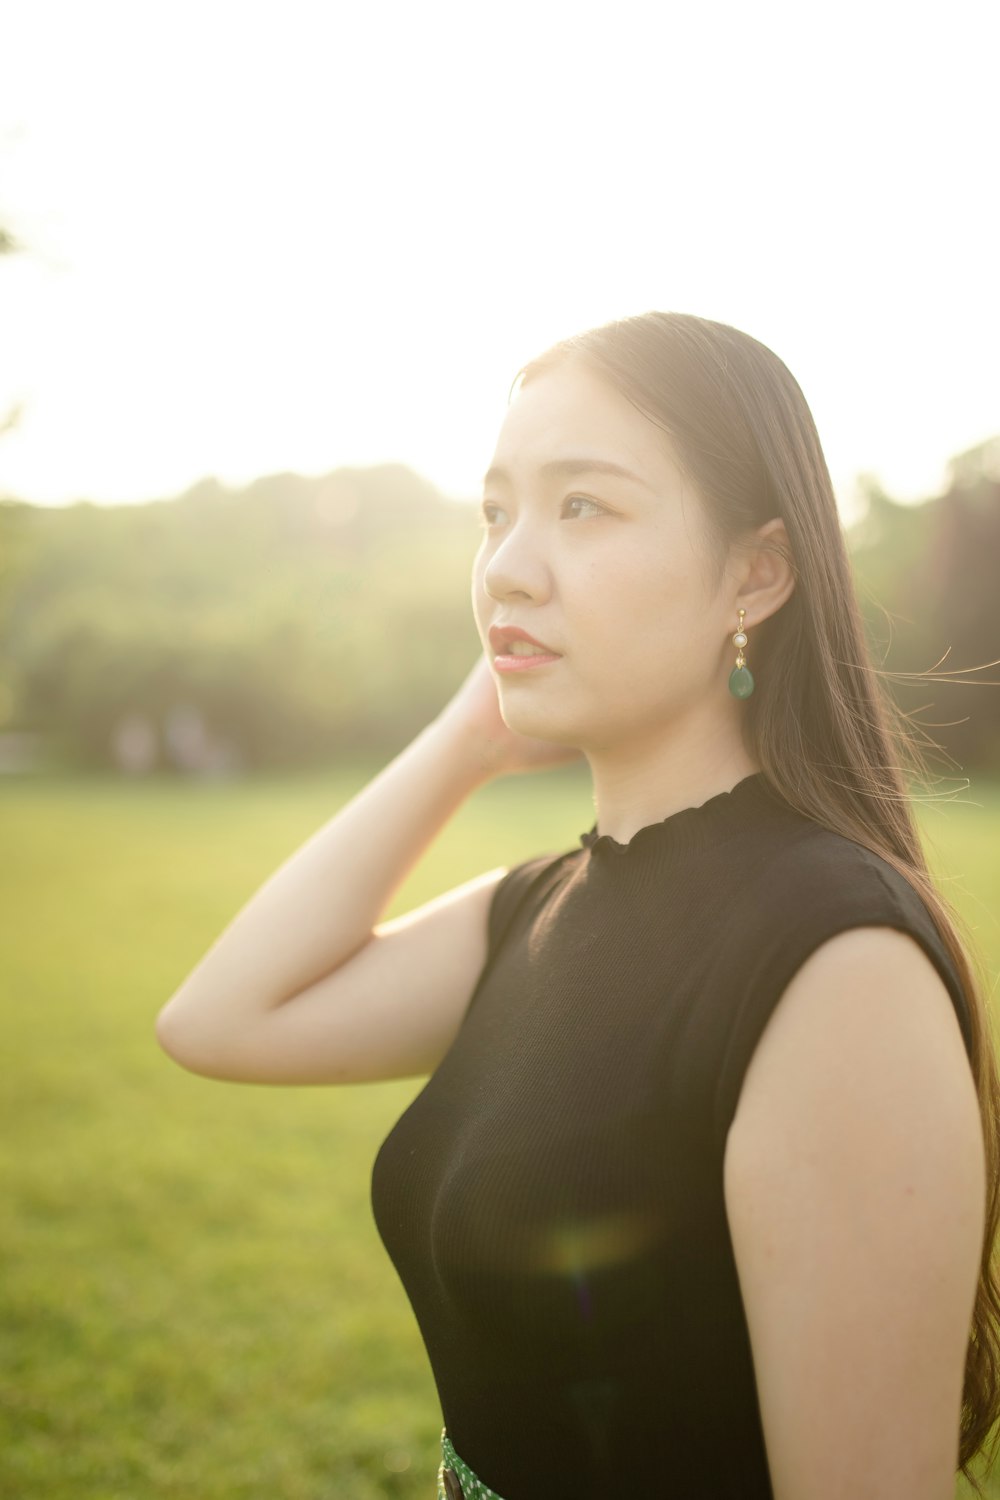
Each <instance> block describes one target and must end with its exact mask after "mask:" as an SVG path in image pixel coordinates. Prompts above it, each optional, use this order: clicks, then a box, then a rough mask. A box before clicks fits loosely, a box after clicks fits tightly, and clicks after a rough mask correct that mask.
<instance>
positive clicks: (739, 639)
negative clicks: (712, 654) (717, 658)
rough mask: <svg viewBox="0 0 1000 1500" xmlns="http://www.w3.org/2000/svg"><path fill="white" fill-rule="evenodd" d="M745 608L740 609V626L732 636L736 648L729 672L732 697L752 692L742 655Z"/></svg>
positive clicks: (744, 640) (751, 680)
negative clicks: (733, 664)
mask: <svg viewBox="0 0 1000 1500" xmlns="http://www.w3.org/2000/svg"><path fill="white" fill-rule="evenodd" d="M745 614H746V610H745V609H741V610H740V628H739V630H737V632H736V634H735V635H734V636H733V645H734V646H735V647H736V648H737V651H736V665H735V667H734V668H733V670H732V671H731V672H730V674H729V691H730V692H731V693H732V695H733V697H734V698H749V696H750V694H751V693H752V692H753V678H752V676H751V675H750V668H749V667H748V666H747V665H746V657H745V656H744V655H743V647H744V646H745V645H746V643H747V637H746V631H745V630H744V629H743V616H744V615H745Z"/></svg>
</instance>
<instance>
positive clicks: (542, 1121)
mask: <svg viewBox="0 0 1000 1500" xmlns="http://www.w3.org/2000/svg"><path fill="white" fill-rule="evenodd" d="M871 925H879V926H888V927H894V928H897V929H899V930H901V931H903V932H907V933H909V934H911V935H912V936H913V937H914V938H915V939H916V941H917V942H918V943H919V944H920V946H921V947H922V948H923V950H924V951H925V952H926V953H927V954H928V956H929V957H930V958H931V960H932V961H933V963H934V965H935V966H936V968H937V970H938V972H939V973H940V974H941V976H942V978H943V979H944V982H945V984H946V985H947V987H948V991H949V993H950V995H951V997H952V1001H953V1003H954V1005H955V1008H956V1012H957V1014H958V1017H959V1020H960V1023H961V1026H962V1030H963V1035H964V1037H965V1042H966V1048H967V1050H971V1045H972V1043H971V1028H970V1022H969V1014H968V1010H967V1002H966V999H965V997H964V994H963V991H962V987H961V983H960V981H959V978H958V974H957V972H956V970H955V968H954V966H953V964H952V962H951V960H950V958H949V956H948V953H947V950H946V949H945V947H944V945H943V943H942V942H941V939H940V938H939V936H938V934H937V930H936V928H935V926H934V924H933V922H932V920H931V917H930V914H929V912H928V911H927V908H926V907H925V906H924V904H923V902H922V901H921V900H920V898H919V897H918V896H917V895H916V894H915V892H914V891H913V890H912V888H911V887H910V886H909V885H908V883H907V882H906V881H905V880H903V879H902V878H901V877H900V876H899V875H897V873H896V872H895V870H893V868H892V867H891V866H890V865H888V864H887V863H886V862H885V861H884V860H882V859H880V858H879V857H878V856H877V855H874V854H872V853H871V852H870V851H868V850H866V849H864V848H863V847H862V846H861V845H859V844H856V843H854V842H853V841H851V840H849V839H845V838H843V837H842V836H840V835H839V834H835V833H832V832H830V831H829V830H827V829H824V828H822V827H820V826H819V825H818V824H816V823H814V822H812V821H811V820H810V819H807V818H804V817H802V816H801V815H800V814H799V813H797V812H796V811H794V810H793V809H792V808H790V807H789V806H788V804H787V803H785V802H784V800H783V799H781V798H780V797H779V796H778V795H777V793H775V792H774V791H773V790H772V789H771V788H770V787H769V786H768V784H767V782H766V780H765V778H764V775H763V773H761V772H758V773H756V774H754V775H752V776H748V777H746V778H745V779H744V780H743V781H740V782H739V783H738V784H737V785H736V786H735V787H734V788H733V789H732V791H730V792H723V793H721V794H719V795H718V796H715V797H712V798H711V799H710V800H709V801H707V802H704V803H702V805H701V806H700V807H692V808H685V809H683V810H682V811H680V812H677V813H674V814H673V815H672V816H671V817H669V818H666V819H665V820H664V821H663V822H660V823H655V824H650V825H649V826H648V827H645V828H641V829H640V830H639V831H638V833H636V834H635V836H634V837H633V838H632V839H631V840H630V841H629V842H628V843H627V844H620V843H617V842H616V841H615V840H613V839H612V838H610V836H608V835H602V836H600V837H598V836H597V834H596V829H591V831H590V832H589V833H587V834H582V835H581V836H580V844H579V847H577V848H575V849H572V850H569V851H567V852H565V853H562V854H557V855H551V854H550V855H544V856H541V857H539V858H536V859H531V860H527V861H526V862H524V863H523V864H520V865H517V866H515V868H514V869H512V870H510V871H509V872H508V874H507V875H506V876H505V877H504V878H503V880H502V881H501V882H500V884H499V885H498V886H497V889H496V891H495V893H494V897H493V903H492V907H491V911H490V921H489V952H488V958H487V961H486V964H485V967H484V968H483V971H482V973H481V975H480V977H479V981H478V983H477V986H476V990H475V993H474V995H473V997H472V1000H471V1002H470V1005H469V1008H468V1011H467V1014H466V1016H465V1018H464V1020H463V1023H462V1026H461V1029H460V1031H459V1033H458V1035H457V1036H456V1038H455V1040H454V1042H453V1044H452V1046H451V1047H450V1049H449V1051H448V1053H447V1055H446V1056H445V1057H444V1058H443V1059H442V1061H441V1063H440V1065H439V1067H438V1068H437V1070H436V1071H435V1072H434V1074H433V1075H432V1076H431V1077H430V1079H429V1080H428V1082H427V1084H426V1085H425V1087H424V1088H423V1089H422V1091H421V1092H420V1093H419V1094H418V1095H417V1096H416V1098H415V1099H414V1100H413V1102H412V1103H411V1104H410V1105H409V1107H408V1108H407V1109H406V1110H405V1111H404V1113H403V1114H402V1116H401V1117H400V1119H399V1120H398V1121H397V1123H396V1124H395V1125H394V1127H393V1128H392V1130H391V1131H390V1132H389V1135H388V1136H387V1137H386V1139H385V1140H384V1141H383V1143H382V1145H381V1147H380V1148H379V1151H378V1154H377V1156H376V1159H375V1162H374V1166H373V1171H372V1182H371V1190H372V1208H373V1212H374V1215H375V1222H376V1225H377V1227H378V1231H379V1233H380V1235H381V1237H382V1240H383V1243H384V1244H385V1246H386V1249H387V1250H388V1252H389V1255H390V1257H391V1259H392V1261H393V1263H394V1265H395V1267H396V1270H397V1272H398V1274H399V1276H400V1278H401V1280H402V1283H403V1286H404V1287H405V1289H406V1292H407V1295H408V1296H409V1299H410V1302H411V1304H412V1307H413V1311H414V1314H415V1316H416V1319H417V1322H418V1325H419V1327H420V1330H421V1333H422V1335H423V1338H424V1342H425V1344H426V1347H427V1353H428V1357H429V1359H430V1363H431V1368H432V1370H433V1373H434V1378H435V1381H436V1384H437V1389H438V1394H439V1397H440V1401H441V1409H442V1416H443V1419H444V1424H445V1426H446V1427H447V1430H448V1435H449V1437H450V1438H451V1441H452V1442H453V1443H454V1445H455V1448H456V1450H457V1451H458V1453H459V1454H460V1455H461V1456H462V1458H463V1459H464V1460H465V1462H466V1463H467V1464H469V1465H470V1466H471V1467H472V1469H474V1470H475V1472H476V1473H477V1474H478V1475H479V1477H480V1478H481V1479H482V1480H483V1481H484V1483H486V1484H488V1485H489V1486H490V1487H491V1488H492V1489H494V1490H495V1491H497V1493H498V1494H500V1495H502V1496H503V1497H504V1500H608V1497H610V1496H612V1495H615V1496H617V1495H622V1496H625V1495H630V1496H631V1495H642V1496H644V1497H646V1496H648V1497H655V1500H668V1497H670V1500H673V1497H676V1500H694V1497H696V1496H706V1497H708V1496H711V1497H712V1500H737V1497H738V1500H765V1497H766V1500H770V1497H771V1486H770V1481H769V1476H768V1467H767V1458H766V1452H765V1448H764V1439H763V1432H762V1428H761V1423H760V1411H759V1407H758V1403H757V1394H756V1387H755V1383H754V1372H753V1363H752V1356H751V1348H750V1341H749V1334H748V1330H747V1325H746V1320H745V1315H744V1309H743V1304H742V1300H741V1297H740V1290H739V1283H738V1278H737V1273H736V1266H735V1262H734V1259H733V1253H732V1245H731V1241H730V1237H729V1231H728V1224H727V1218H726V1211H725V1199H724V1193H723V1170H722V1168H723V1153H724V1149H725V1142H726V1133H727V1131H728V1129H729V1125H730V1122H731V1121H732V1118H733V1115H734V1113H735V1110H736V1104H737V1100H738V1097H739V1093H740V1088H741V1085H742V1081H743V1077H744V1074H745V1072H746V1069H747V1066H748V1064H749V1061H750V1058H751V1056H752V1054H753V1051H754V1048H755V1046H756V1044H757V1041H758V1040H759V1038H760V1036H761V1033H762V1031H763V1029H764V1026H765V1024H766V1022H767V1020H768V1017H769V1016H770V1015H771V1013H772V1011H773V1009H774V1007H775V1004H776V1003H777V1001H778V999H779V997H780V996H781V994H782V991H783V990H784V989H785V987H786V986H787V984H788V982H789V980H790V979H791V978H792V976H793V974H794V973H795V971H796V970H797V969H798V968H799V967H800V965H801V964H802V963H803V962H804V960H805V959H806V958H807V957H808V956H809V954H810V953H811V952H812V951H813V950H814V949H815V948H817V947H818V946H819V944H820V943H822V942H824V941H825V940H826V939H827V938H830V937H832V936H834V935H835V934H836V933H838V932H841V931H843V930H845V929H847V928H851V927H863V926H871Z"/></svg>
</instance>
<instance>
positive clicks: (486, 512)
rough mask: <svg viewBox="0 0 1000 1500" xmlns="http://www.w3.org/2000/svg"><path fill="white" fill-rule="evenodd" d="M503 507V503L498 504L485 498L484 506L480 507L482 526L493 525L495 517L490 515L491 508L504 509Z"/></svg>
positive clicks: (480, 522)
mask: <svg viewBox="0 0 1000 1500" xmlns="http://www.w3.org/2000/svg"><path fill="white" fill-rule="evenodd" d="M502 509H503V506H502V505H496V504H495V503H494V502H493V501H492V500H484V501H483V503H482V506H481V507H480V511H479V524H480V526H492V525H493V518H492V516H491V515H490V511H491V510H502Z"/></svg>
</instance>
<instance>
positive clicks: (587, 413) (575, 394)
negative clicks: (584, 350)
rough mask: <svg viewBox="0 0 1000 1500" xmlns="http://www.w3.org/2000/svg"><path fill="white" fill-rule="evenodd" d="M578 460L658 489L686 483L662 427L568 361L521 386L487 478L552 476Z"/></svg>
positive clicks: (604, 382) (605, 383) (592, 374)
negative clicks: (612, 467)
mask: <svg viewBox="0 0 1000 1500" xmlns="http://www.w3.org/2000/svg"><path fill="white" fill-rule="evenodd" d="M580 458H589V459H595V460H598V461H601V462H603V463H606V464H611V465H617V466H620V467H621V468H622V469H625V470H627V471H628V472H629V473H630V474H632V475H635V476H636V477H637V478H638V479H639V480H640V481H643V482H644V483H645V486H646V487H647V488H649V489H652V490H653V491H654V492H656V493H660V492H662V491H663V490H664V489H665V488H667V487H670V488H675V487H676V486H677V485H678V483H680V482H681V480H682V476H681V472H680V468H679V465H678V462H677V458H676V455H675V452H674V449H673V446H672V444H671V442H670V439H669V437H668V435H667V434H666V433H665V432H664V431H663V430H662V428H660V427H658V426H657V425H656V424H655V423H654V422H652V421H650V419H649V418H648V417H646V416H644V415H643V413H642V412H640V411H637V410H636V408H635V407H634V406H633V405H632V404H631V402H630V401H628V400H627V399H626V397H625V396H623V395H622V394H621V392H619V391H618V390H616V389H615V387H614V386H613V385H612V384H611V383H610V382H609V381H607V380H605V379H603V378H602V377H601V376H600V375H598V374H597V373H596V372H594V371H592V370H590V369H588V368H586V367H585V366H583V365H581V364H578V363H574V362H568V361H567V362H564V363H562V364H560V365H557V366H556V367H554V368H553V369H549V370H544V371H542V372H541V373H540V374H537V375H534V376H532V377H531V378H530V379H529V380H526V381H525V383H524V384H523V385H522V386H521V387H520V389H519V390H518V393H517V395H516V396H515V397H514V399H513V401H512V402H511V404H510V407H509V408H508V410H507V414H506V416H505V418H504V422H503V425H502V427H501V429H500V435H499V437H498V439H497V445H496V449H495V450H494V454H493V457H492V459H491V461H490V467H489V470H488V471H487V479H490V480H493V481H494V482H497V483H502V482H504V477H503V476H509V479H510V480H511V481H513V482H517V481H518V480H523V481H525V482H527V481H528V480H531V479H535V478H537V477H542V478H545V477H548V476H551V477H552V478H553V479H554V478H557V477H559V476H560V474H562V473H568V472H569V466H568V461H569V460H570V459H574V460H576V459H580ZM497 470H500V471H502V473H501V474H497V473H496V471H497ZM623 482H625V481H623Z"/></svg>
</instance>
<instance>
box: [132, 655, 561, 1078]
mask: <svg viewBox="0 0 1000 1500" xmlns="http://www.w3.org/2000/svg"><path fill="white" fill-rule="evenodd" d="M578 754H579V752H578V751H576V750H573V749H567V748H566V747H565V746H562V745H555V744H550V743H549V742H547V741H544V740H537V739H532V738H530V737H527V736H524V735H518V734H515V733H513V732H512V731H511V730H509V729H508V728H507V726H506V724H505V723H504V721H503V719H502V718H501V716H500V712H499V707H498V703H497V695H496V688H495V685H494V683H493V679H492V677H491V674H490V671H489V667H488V664H487V662H486V660H485V658H483V657H480V658H479V659H478V660H477V662H476V664H475V665H474V666H473V668H472V670H471V671H470V673H469V674H468V676H467V677H466V679H465V681H464V683H463V684H462V685H461V686H460V688H459V689H458V691H457V692H456V694H455V695H454V697H453V698H452V699H451V700H450V702H449V703H448V704H447V705H446V706H445V708H444V709H443V710H442V711H441V713H440V714H439V715H438V717H437V718H436V719H434V720H433V721H432V722H431V723H430V724H428V725H427V727H426V728H425V729H423V730H422V731H421V732H420V733H419V734H418V735H417V736H416V738H415V739H414V740H413V741H412V742H411V743H410V744H409V745H408V746H407V747H406V748H405V749H404V750H403V751H401V753H400V754H399V755H397V756H396V758H395V759H394V760H393V761H391V762H390V763H389V765H387V766H386V767H384V769H383V770H381V771H380V772H379V773H378V775H377V776H375V778H374V779H373V780H372V781H371V782H369V784H368V785H367V786H366V787H364V789H363V790H362V791H360V792H359V793H358V794H357V795H356V796H355V797H354V798H353V799H352V800H351V801H350V802H348V803H347V805H346V806H345V807H343V808H341V810H340V811H339V812H337V813H336V814H335V815H334V816H333V817H332V818H331V819H330V820H329V821H328V822H327V823H325V824H324V825H323V826H322V827H321V828H320V829H319V830H318V831H317V832H316V833H314V834H313V835H312V836H311V837H310V838H309V839H308V840H307V841H306V843H305V844H303V845H302V846H301V847H300V848H299V849H298V850H296V851H295V853H294V854H292V855H290V856H289V858H288V859H287V860H286V861H285V862H284V864H282V865H281V866H279V868H278V869H277V870H276V871H275V872H274V873H273V874H272V875H271V876H270V877H269V879H267V880H266V881H265V882H264V884H263V885H262V886H261V887H260V889H259V890H258V891H257V892H256V893H255V895H254V896H252V897H251V899H250V900H249V901H248V902H247V904H246V905H245V906H244V907H243V908H242V909H241V910H240V911H239V912H238V913H237V915H236V916H235V917H234V918H233V919H232V921H231V922H230V923H229V925H228V926H227V927H226V928H225V929H224V931H223V932H222V934H221V935H220V936H219V937H218V938H217V939H216V940H215V942H214V943H213V944H212V946H211V948H210V949H209V950H208V952H207V953H206V954H205V956H204V957H203V958H202V959H201V960H200V962H199V963H198V964H197V965H196V966H195V968H194V969H193V970H192V972H191V973H190V974H189V975H188V977H187V978H186V979H185V980H184V982H183V984H182V985H181V986H180V988H179V989H178V990H177V991H176V992H175V993H174V994H173V995H172V996H171V998H170V999H169V1000H168V1001H167V1003H166V1005H164V1006H163V1008H162V1009H161V1011H160V1012H159V1015H158V1017H157V1021H156V1035H157V1038H158V1040H159V1042H160V1044H161V1046H162V1047H163V1048H164V1050H165V1051H166V1052H167V1053H168V1054H169V1055H171V1056H173V1057H175V1058H176V1059H177V1060H178V1061H179V1062H181V1063H182V1064H183V1065H184V1066H187V1067H189V1068H191V1069H192V1070H193V1071H204V1072H206V1073H208V1074H209V1076H215V1077H228V1078H233V1079H235V1080H242V1079H247V1080H253V1081H257V1080H260V1081H279V1080H280V1081H285V1082H297V1081H310V1082H313V1081H322V1080H326V1079H331V1080H335V1081H351V1079H352V1078H353V1077H367V1078H377V1077H383V1076H396V1075H397V1073H398V1072H399V1070H402V1071H404V1072H408V1071H409V1070H410V1069H411V1068H416V1067H418V1066H419V1067H423V1066H426V1065H432V1064H433V1061H434V1059H435V1058H436V1057H437V1056H438V1055H439V1054H440V1051H441V1049H442V1047H443V1046H444V1045H446V1043H447V1040H448V1038H449V1036H450V1035H452V1034H453V1033H454V1029H455V1028H456V1027H457V1025H458V1022H459V1019H460V1012H461V1007H462V1005H463V1004H464V1003H465V1002H466V1001H467V999H468V993H469V989H470V987H471V984H470V975H471V977H472V979H474V978H475V974H474V972H473V970H474V969H475V966H476V963H477V961H478V963H479V964H480V965H481V963H482V958H483V952H482V950H483V948H484V945H485V913H486V909H487V907H488V904H489V897H490V895H491V887H492V885H494V884H495V883H496V880H497V879H498V878H499V877H500V875H502V873H503V871H502V869H500V870H494V871H492V872H489V875H488V876H486V877H479V878H478V879H477V880H475V881H472V882H468V883H467V884H466V885H464V886H462V887H458V888H457V889H456V890H455V891H453V892H448V893H446V894H445V895H444V896H443V897H441V898H439V899H438V900H437V901H435V902H431V903H428V904H427V905H426V906H425V907H422V908H420V909H419V913H418V914H417V918H416V920H411V921H408V922H407V921H404V920H401V919H398V918H397V919H396V921H395V922H393V923H388V924H386V928H385V932H386V935H385V936H384V937H382V938H381V940H379V939H378V938H377V937H376V936H375V933H374V928H375V924H376V923H377V922H378V919H379V917H380V916H381V915H382V913H383V911H384V910H385V908H386V906H387V905H388V904H389V901H390V900H391V898H392V895H393V893H394V892H395V891H396V890H397V888H398V887H399V885H400V884H401V883H402V881H403V880H404V878H405V877H406V875H407V873H408V872H409V870H410V869H411V868H412V866H413V865H414V863H415V862H416V860H417V859H418V858H419V857H420V855H421V854H422V853H423V851H424V850H425V849H426V848H427V846H428V845H429V844H430V843H431V842H432V840H433V839H434V838H435V836H436V835H437V834H438V833H439V832H440V830H441V828H442V827H443V825H444V824H445V823H446V822H447V820H448V819H449V818H450V817H451V815H452V814H453V813H454V812H455V811H456V809H457V808H458V807H459V806H460V805H461V803H463V802H464V801H465V799H466V798H467V797H468V796H469V794H470V793H471V792H472V791H473V790H474V789H475V788H476V787H478V786H480V785H482V784H483V783H485V782H487V781H489V780H490V779H492V778H493V777H495V776H498V775H502V774H506V773H508V772H512V771H525V770H532V769H536V768H541V767H545V766H550V765H557V764H560V763H562V762H564V761H566V760H571V759H574V758H576V757H577V756H578ZM351 960H353V962H351ZM415 966H419V968H417V967H415ZM428 993H429V994H430V995H431V996H434V995H439V996H440V998H439V1000H438V1001H437V1006H438V1009H437V1011H436V1012H435V1011H433V1010H432V1009H428V1004H429V1002H428V999H427V996H428ZM298 997H302V999H301V1003H300V1001H299V999H298ZM378 997H381V999H380V1000H379V999H378ZM293 1001H294V1002H295V1008H294V1013H293V1011H292V1004H291V1002H293ZM417 1004H419V1005H420V1006H421V1007H422V1009H423V1011H424V1014H423V1015H422V1016H420V1017H416V1016H408V1015H407V1008H408V1007H409V1008H410V1009H412V1007H413V1006H414V1005H417ZM279 1008H280V1009H281V1012H282V1014H281V1020H280V1025H278V1024H272V1023H273V1022H274V1017H275V1013H276V1012H277V1011H278V1010H279ZM401 1018H402V1019H401ZM265 1021H266V1022H267V1023H268V1024H267V1025H266V1026H265V1025H264V1024H263V1023H264V1022H265ZM404 1023H405V1025H406V1026H407V1027H408V1028H409V1032H410V1033H412V1035H410V1034H407V1035H406V1036H403V1035H402V1034H401V1033H400V1034H399V1036H398V1041H397V1045H396V1047H395V1050H393V1048H391V1047H390V1046H389V1045H388V1043H387V1040H386V1037H387V1034H388V1033H389V1032H391V1030H392V1028H393V1027H395V1028H396V1030H397V1033H399V1028H400V1026H401V1025H403V1024H404ZM345 1032H346V1033H350V1038H349V1040H350V1045H349V1046H348V1038H347V1037H346V1036H345Z"/></svg>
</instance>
